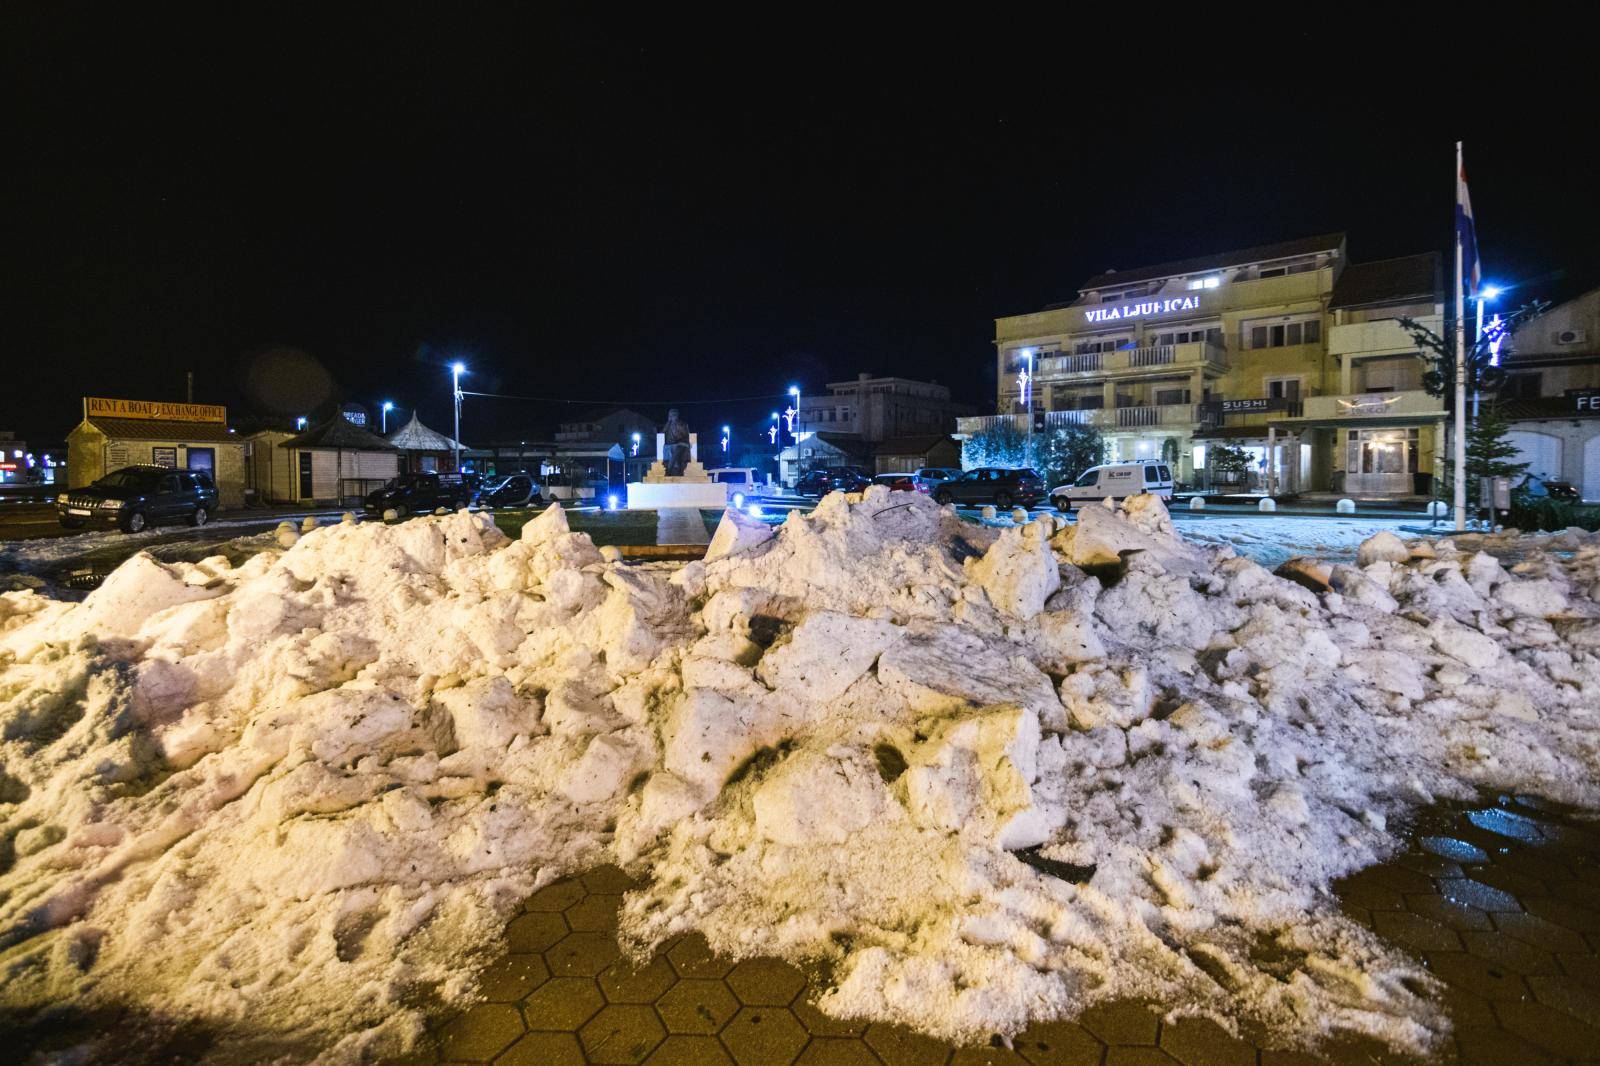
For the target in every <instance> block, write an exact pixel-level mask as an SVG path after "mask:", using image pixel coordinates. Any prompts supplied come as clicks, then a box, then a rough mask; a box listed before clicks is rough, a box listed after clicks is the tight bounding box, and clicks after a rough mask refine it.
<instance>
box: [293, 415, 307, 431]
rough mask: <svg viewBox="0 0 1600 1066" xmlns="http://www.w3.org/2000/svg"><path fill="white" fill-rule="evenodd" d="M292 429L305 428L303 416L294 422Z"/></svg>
mask: <svg viewBox="0 0 1600 1066" xmlns="http://www.w3.org/2000/svg"><path fill="white" fill-rule="evenodd" d="M294 428H295V429H305V428H306V416H305V415H301V416H300V417H299V418H297V419H295V420H294Z"/></svg>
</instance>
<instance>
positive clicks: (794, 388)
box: [783, 385, 800, 444]
mask: <svg viewBox="0 0 1600 1066" xmlns="http://www.w3.org/2000/svg"><path fill="white" fill-rule="evenodd" d="M789 395H790V396H793V397H794V403H792V404H790V405H789V409H788V410H787V411H785V412H784V413H783V417H784V420H785V421H787V422H788V423H789V435H790V436H791V437H793V438H794V442H795V443H796V444H799V443H800V430H799V429H798V428H796V427H797V425H798V423H799V420H800V386H799V385H790V386H789Z"/></svg>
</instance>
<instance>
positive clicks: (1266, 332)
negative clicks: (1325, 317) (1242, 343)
mask: <svg viewBox="0 0 1600 1066" xmlns="http://www.w3.org/2000/svg"><path fill="white" fill-rule="evenodd" d="M1245 328H1246V329H1247V330H1248V331H1249V332H1248V334H1247V336H1248V337H1249V338H1250V347H1252V348H1283V347H1286V346H1288V345H1294V344H1318V343H1321V341H1322V320H1321V319H1319V318H1303V319H1299V320H1297V321H1294V322H1271V323H1252V324H1250V325H1247V326H1246V327H1245Z"/></svg>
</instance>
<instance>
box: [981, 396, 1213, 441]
mask: <svg viewBox="0 0 1600 1066" xmlns="http://www.w3.org/2000/svg"><path fill="white" fill-rule="evenodd" d="M1043 414H1044V420H1045V425H1047V426H1094V427H1095V428H1097V429H1103V430H1104V429H1144V428H1160V427H1165V428H1170V429H1193V428H1194V427H1196V426H1198V425H1200V424H1201V423H1202V422H1205V421H1206V412H1204V411H1203V410H1202V409H1201V406H1200V405H1199V404H1193V403H1169V404H1156V405H1152V406H1144V407H1101V408H1093V409H1081V410H1073V411H1046V412H1043ZM1007 420H1009V421H1010V422H1011V424H1012V425H1014V426H1016V427H1017V429H1019V430H1023V431H1026V430H1027V428H1028V416H1027V415H978V416H976V417H972V418H958V419H956V432H957V433H960V434H966V435H971V434H973V433H982V432H984V431H985V430H987V429H990V428H992V427H993V426H995V425H998V424H999V423H1000V422H1002V421H1007Z"/></svg>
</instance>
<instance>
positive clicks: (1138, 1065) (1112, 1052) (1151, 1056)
mask: <svg viewBox="0 0 1600 1066" xmlns="http://www.w3.org/2000/svg"><path fill="white" fill-rule="evenodd" d="M1177 1061H1178V1060H1177V1059H1175V1058H1173V1057H1172V1056H1171V1055H1168V1054H1167V1053H1166V1052H1165V1051H1162V1050H1161V1049H1160V1048H1158V1047H1141V1046H1139V1045H1136V1044H1123V1045H1120V1046H1117V1047H1108V1048H1106V1066H1173V1064H1174V1063H1176V1062H1177Z"/></svg>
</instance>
